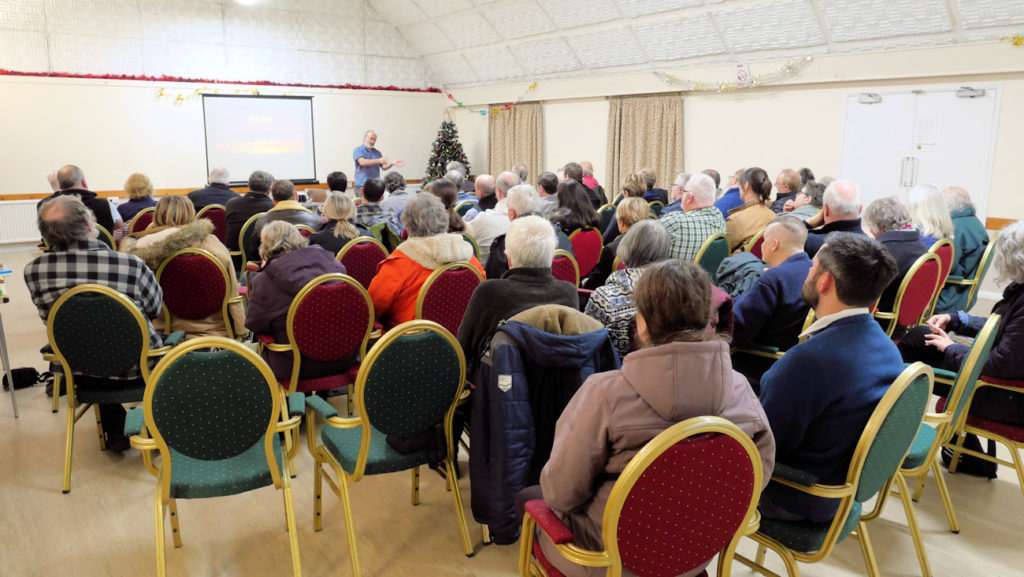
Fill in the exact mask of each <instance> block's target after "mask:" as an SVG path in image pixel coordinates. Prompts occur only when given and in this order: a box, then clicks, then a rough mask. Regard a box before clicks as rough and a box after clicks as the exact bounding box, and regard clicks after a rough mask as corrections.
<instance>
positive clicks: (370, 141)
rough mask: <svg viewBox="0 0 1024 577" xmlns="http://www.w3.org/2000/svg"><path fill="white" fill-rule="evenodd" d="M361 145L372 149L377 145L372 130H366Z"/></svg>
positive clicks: (374, 133) (375, 135) (375, 134)
mask: <svg viewBox="0 0 1024 577" xmlns="http://www.w3.org/2000/svg"><path fill="white" fill-rule="evenodd" d="M363 144H364V145H366V148H370V149H372V148H373V145H374V144H377V133H376V132H374V131H372V130H367V131H366V133H365V134H363Z"/></svg>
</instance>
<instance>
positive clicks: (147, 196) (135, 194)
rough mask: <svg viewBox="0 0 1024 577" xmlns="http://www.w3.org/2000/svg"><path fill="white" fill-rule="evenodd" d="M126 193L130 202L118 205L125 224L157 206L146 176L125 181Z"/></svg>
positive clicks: (136, 175) (134, 175) (136, 176)
mask: <svg viewBox="0 0 1024 577" xmlns="http://www.w3.org/2000/svg"><path fill="white" fill-rule="evenodd" d="M124 192H125V194H127V195H128V202H125V203H122V204H120V205H118V207H117V212H118V213H120V215H121V220H122V221H123V222H124V223H125V224H127V223H128V222H129V221H131V219H133V218H135V215H136V214H138V213H139V211H141V210H142V209H144V208H152V207H154V206H156V200H154V199H153V182H152V181H151V180H149V177H148V176H146V175H145V174H141V173H138V172H136V173H133V174H132V175H131V176H129V177H128V180H126V181H124ZM232 194H234V193H232Z"/></svg>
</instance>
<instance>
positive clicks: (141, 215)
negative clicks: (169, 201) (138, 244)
mask: <svg viewBox="0 0 1024 577" xmlns="http://www.w3.org/2000/svg"><path fill="white" fill-rule="evenodd" d="M155 212H156V209H155V208H153V207H149V208H144V209H142V210H140V211H139V212H137V213H135V216H134V217H132V221H131V223H129V224H128V233H129V234H133V233H136V232H141V231H144V230H146V229H147V228H149V225H151V224H153V214H154V213H155Z"/></svg>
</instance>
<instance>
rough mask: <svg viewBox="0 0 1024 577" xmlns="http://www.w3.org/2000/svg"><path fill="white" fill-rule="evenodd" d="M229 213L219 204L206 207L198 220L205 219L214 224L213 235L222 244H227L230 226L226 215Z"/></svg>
mask: <svg viewBox="0 0 1024 577" xmlns="http://www.w3.org/2000/svg"><path fill="white" fill-rule="evenodd" d="M225 214H227V212H226V211H225V210H224V207H223V206H221V205H219V204H211V205H207V206H204V207H203V209H202V210H200V211H199V214H197V215H196V218H205V219H206V220H208V221H210V222H212V223H213V235H214V236H216V237H217V240H219V241H221V242H227V240H226V239H227V237H228V236H227V235H228V224H227V221H226V220H225V219H224V215H225Z"/></svg>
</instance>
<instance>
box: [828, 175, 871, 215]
mask: <svg viewBox="0 0 1024 577" xmlns="http://www.w3.org/2000/svg"><path fill="white" fill-rule="evenodd" d="M841 186H852V187H853V189H854V191H855V192H856V194H855V195H854V197H853V198H849V199H847V198H843V196H842V195H841V194H839V191H838V190H837V189H838V188H839V187H841ZM821 203H822V204H823V205H824V206H827V207H828V209H829V210H830V211H832V214H834V215H836V216H846V217H854V216H857V214H858V213H860V205H861V201H860V188H859V187H858V186H857V185H856V184H854V183H852V182H850V181H848V180H834V181H832V182H830V183H829V184H828V186H827V187H826V188H825V194H823V195H822V197H821Z"/></svg>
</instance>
